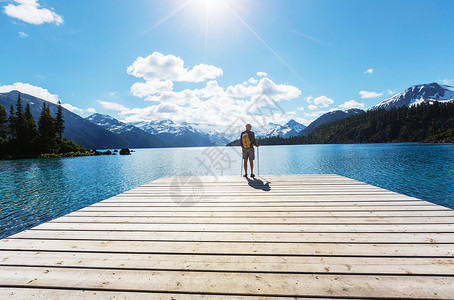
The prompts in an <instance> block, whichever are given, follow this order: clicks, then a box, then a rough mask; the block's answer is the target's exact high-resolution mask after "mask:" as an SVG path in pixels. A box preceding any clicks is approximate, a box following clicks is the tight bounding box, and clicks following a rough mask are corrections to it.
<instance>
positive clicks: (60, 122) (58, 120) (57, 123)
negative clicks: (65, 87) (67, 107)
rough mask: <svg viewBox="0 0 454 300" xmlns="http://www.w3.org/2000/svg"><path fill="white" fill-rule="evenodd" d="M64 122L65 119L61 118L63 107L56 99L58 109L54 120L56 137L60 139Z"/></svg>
mask: <svg viewBox="0 0 454 300" xmlns="http://www.w3.org/2000/svg"><path fill="white" fill-rule="evenodd" d="M64 123H65V120H64V119H63V108H62V106H61V101H60V100H58V110H57V116H56V120H55V126H56V130H57V134H58V138H59V139H60V140H61V139H62V135H63V131H64V130H65V126H64V125H63V124H64Z"/></svg>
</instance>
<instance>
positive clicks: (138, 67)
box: [127, 52, 222, 82]
mask: <svg viewBox="0 0 454 300" xmlns="http://www.w3.org/2000/svg"><path fill="white" fill-rule="evenodd" d="M127 72H128V74H129V75H132V76H135V77H138V78H143V79H145V80H146V81H160V80H171V81H186V82H201V81H205V80H207V79H214V78H216V77H218V76H221V75H222V69H220V68H217V67H215V66H212V65H206V64H199V65H196V66H194V67H193V68H192V70H188V69H187V68H185V67H184V61H183V60H182V59H181V58H180V57H178V56H174V55H171V54H170V55H164V54H162V53H159V52H153V54H151V55H149V56H147V57H138V58H137V59H136V60H135V61H134V62H133V63H132V65H130V66H129V67H128V68H127Z"/></svg>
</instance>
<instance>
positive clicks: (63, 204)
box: [0, 143, 454, 238]
mask: <svg viewBox="0 0 454 300" xmlns="http://www.w3.org/2000/svg"><path fill="white" fill-rule="evenodd" d="M259 155H260V157H259V159H260V175H264V174H339V175H342V176H346V177H350V178H353V179H356V180H359V181H363V182H366V183H369V184H372V185H376V186H379V187H382V188H386V189H389V190H392V191H395V192H399V193H402V194H406V195H409V196H413V197H417V198H420V199H424V200H427V201H430V202H433V203H437V204H440V205H443V206H446V207H451V208H454V144H418V143H402V144H348V145H293V146H262V147H260V153H259ZM256 158H257V153H256ZM256 164H257V160H256ZM240 166H241V161H240V156H239V149H238V148H232V147H210V148H171V149H169V148H159V149H137V150H136V152H134V153H133V154H132V155H130V156H119V155H116V156H96V157H77V158H62V159H42V160H38V159H36V160H18V161H0V175H1V176H0V204H1V212H0V238H4V237H7V236H9V235H11V234H14V233H16V232H19V231H22V230H24V229H27V228H30V227H33V226H36V225H38V224H40V223H43V222H46V221H49V220H51V219H54V218H56V217H59V216H62V215H65V214H67V213H69V212H72V211H75V210H78V209H80V208H83V207H85V206H88V205H90V204H93V203H96V202H99V201H101V200H104V199H106V198H109V197H112V196H115V195H117V194H119V193H122V192H124V191H127V190H130V189H132V188H134V187H137V186H139V185H142V184H145V183H147V182H150V181H152V180H155V179H158V178H161V177H164V176H178V175H213V174H214V175H217V176H220V175H238V176H240ZM255 173H256V174H257V173H258V172H257V168H256V172H255Z"/></svg>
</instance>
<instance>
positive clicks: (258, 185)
mask: <svg viewBox="0 0 454 300" xmlns="http://www.w3.org/2000/svg"><path fill="white" fill-rule="evenodd" d="M246 179H247V183H248V185H249V186H250V187H252V188H254V189H257V190H262V191H265V192H269V191H270V190H271V187H270V183H271V182H269V181H268V180H267V181H266V183H263V181H262V180H260V179H258V178H257V177H255V178H249V177H246Z"/></svg>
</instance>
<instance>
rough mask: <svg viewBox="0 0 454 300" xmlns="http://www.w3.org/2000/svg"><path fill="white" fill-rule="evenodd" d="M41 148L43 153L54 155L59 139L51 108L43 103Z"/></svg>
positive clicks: (40, 124) (39, 130)
mask: <svg viewBox="0 0 454 300" xmlns="http://www.w3.org/2000/svg"><path fill="white" fill-rule="evenodd" d="M38 133H39V148H40V151H41V153H53V151H54V149H55V142H56V137H57V130H56V126H55V118H53V117H52V115H51V114H50V111H49V107H48V106H47V105H46V103H43V108H42V110H41V115H40V117H39V121H38Z"/></svg>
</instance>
